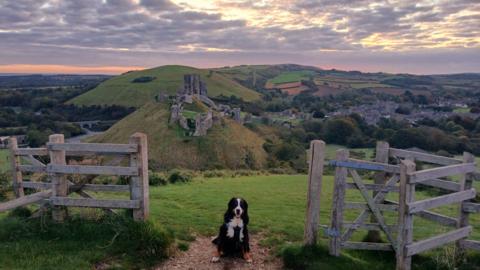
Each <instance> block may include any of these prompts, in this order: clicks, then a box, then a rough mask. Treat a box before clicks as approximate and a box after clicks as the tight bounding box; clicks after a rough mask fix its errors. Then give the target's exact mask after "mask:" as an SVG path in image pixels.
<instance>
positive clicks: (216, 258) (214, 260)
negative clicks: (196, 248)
mask: <svg viewBox="0 0 480 270" xmlns="http://www.w3.org/2000/svg"><path fill="white" fill-rule="evenodd" d="M219 261H220V257H217V256H213V257H212V259H211V260H210V262H212V263H216V262H219Z"/></svg>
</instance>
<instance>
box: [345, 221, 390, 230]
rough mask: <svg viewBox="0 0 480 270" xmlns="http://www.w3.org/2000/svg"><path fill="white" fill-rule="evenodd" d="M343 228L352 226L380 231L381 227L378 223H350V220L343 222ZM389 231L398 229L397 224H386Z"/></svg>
mask: <svg viewBox="0 0 480 270" xmlns="http://www.w3.org/2000/svg"><path fill="white" fill-rule="evenodd" d="M343 227H344V228H353V229H354V230H358V229H365V230H375V231H382V227H381V226H380V224H378V223H360V224H357V223H352V222H344V223H343ZM387 227H388V229H389V230H390V231H394V230H397V229H398V226H397V225H387Z"/></svg>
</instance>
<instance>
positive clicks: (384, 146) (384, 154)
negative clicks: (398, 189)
mask: <svg viewBox="0 0 480 270" xmlns="http://www.w3.org/2000/svg"><path fill="white" fill-rule="evenodd" d="M389 148H390V145H389V144H388V142H377V147H376V149H375V162H379V163H386V164H388V149H389ZM385 176H386V173H385V172H377V173H375V175H374V177H373V180H374V183H375V184H377V185H384V184H385V180H386V179H385ZM377 193H378V192H375V191H374V192H373V197H372V198H375V196H376V195H377ZM379 203H383V201H381V202H379ZM370 221H371V222H372V223H376V222H377V220H376V219H375V217H374V216H373V215H371V217H370ZM367 238H368V240H369V241H370V242H380V241H381V237H380V231H373V230H372V231H368V236H367Z"/></svg>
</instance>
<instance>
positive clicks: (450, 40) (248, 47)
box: [0, 0, 480, 65]
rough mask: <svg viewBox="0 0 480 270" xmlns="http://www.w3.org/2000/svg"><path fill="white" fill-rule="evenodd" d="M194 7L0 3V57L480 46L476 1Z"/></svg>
mask: <svg viewBox="0 0 480 270" xmlns="http://www.w3.org/2000/svg"><path fill="white" fill-rule="evenodd" d="M199 3H200V2H186V1H185V3H184V0H178V1H176V0H172V1H170V0H82V1H76V0H15V1H0V59H2V61H9V63H14V64H21V63H27V62H26V61H28V59H32V61H36V62H38V63H46V64H55V63H56V62H58V63H60V64H75V62H78V64H80V62H81V64H85V62H87V61H91V62H92V63H100V61H103V62H104V63H106V64H108V65H121V64H122V63H121V61H132V62H128V63H123V64H125V65H144V64H143V62H142V61H144V62H150V61H152V59H150V58H151V57H150V56H151V55H155V56H157V57H159V58H157V59H158V61H159V62H161V61H160V58H161V60H162V61H163V59H168V60H171V59H173V60H176V59H179V58H178V57H179V55H180V56H181V57H185V59H199V58H196V57H210V59H211V57H212V55H218V56H222V57H225V55H226V54H229V55H232V56H239V55H241V57H243V59H246V58H245V56H246V55H252V56H256V57H258V55H262V54H263V55H268V56H271V57H273V55H275V57H277V58H278V56H279V55H280V54H283V55H286V56H289V57H290V56H292V55H296V56H297V58H298V59H304V58H303V57H307V59H309V58H311V59H321V57H318V56H319V55H324V52H336V55H337V56H336V57H341V56H342V53H343V54H344V55H351V54H361V55H369V56H370V57H374V55H375V53H378V52H381V53H395V52H422V51H425V52H428V51H429V50H433V49H442V48H444V49H448V50H450V51H449V52H450V53H451V54H455V53H458V52H462V51H465V50H469V49H478V48H480V3H479V2H478V1H475V0H458V1H448V0H440V1H436V2H430V1H427V0H421V1H414V0H388V1H387V0H385V1H367V0H298V1H289V0H288V1H287V0H278V1H273V0H263V1H253V0H245V1H237V0H212V1H209V2H201V3H200V4H199ZM452 50H453V51H452ZM446 52H447V51H445V52H444V53H446ZM188 57H190V58H188ZM283 58H285V57H283ZM283 58H282V59H283ZM293 58H295V57H293ZM7 59H8V60H7ZM357 59H358V58H357ZM200 60H201V59H200ZM200 60H198V61H199V63H200V62H202V61H200ZM207 60H208V59H206V60H205V61H207ZM42 61H43V62H42ZM196 61H197V60H196ZM239 61H240V59H239ZM319 64H321V62H319Z"/></svg>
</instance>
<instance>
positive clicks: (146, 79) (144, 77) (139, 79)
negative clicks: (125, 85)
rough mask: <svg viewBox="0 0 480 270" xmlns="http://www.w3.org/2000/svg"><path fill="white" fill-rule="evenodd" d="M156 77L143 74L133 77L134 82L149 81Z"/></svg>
mask: <svg viewBox="0 0 480 270" xmlns="http://www.w3.org/2000/svg"><path fill="white" fill-rule="evenodd" d="M155 79H156V77H150V76H143V77H138V78H135V79H133V81H132V83H147V82H151V81H153V80H155Z"/></svg>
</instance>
